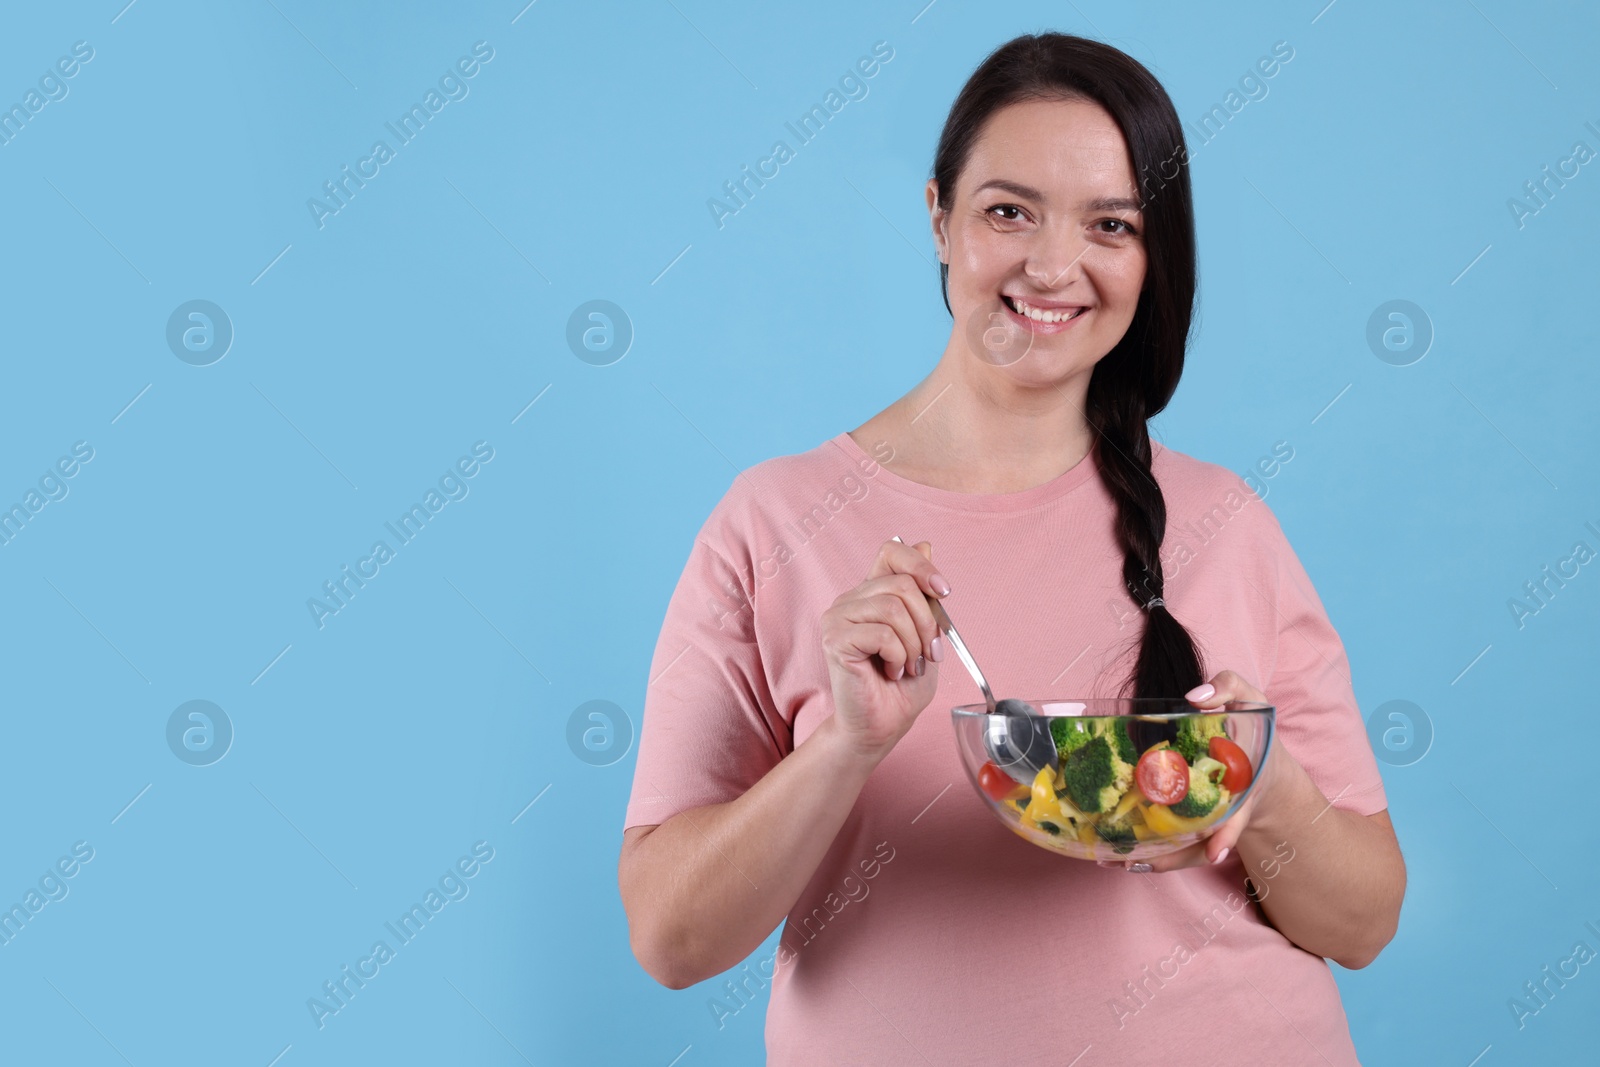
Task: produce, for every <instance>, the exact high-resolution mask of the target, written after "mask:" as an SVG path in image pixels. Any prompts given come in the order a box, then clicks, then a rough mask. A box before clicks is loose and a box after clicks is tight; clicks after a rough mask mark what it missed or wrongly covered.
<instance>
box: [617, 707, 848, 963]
mask: <svg viewBox="0 0 1600 1067" xmlns="http://www.w3.org/2000/svg"><path fill="white" fill-rule="evenodd" d="M841 740H843V738H841V736H840V732H839V729H838V723H837V720H835V719H834V718H832V717H830V718H828V719H827V720H825V721H824V722H823V723H822V725H821V726H819V727H818V728H817V730H816V732H815V733H813V734H812V735H811V736H810V737H808V738H806V740H805V741H804V742H803V743H801V744H800V745H799V746H797V747H796V748H795V750H794V752H793V753H791V754H790V755H789V756H787V757H786V758H784V759H783V760H781V761H780V762H779V763H778V765H777V766H776V767H774V768H772V770H770V771H768V772H767V773H766V775H765V776H764V777H763V778H762V779H761V780H760V781H758V782H757V783H756V784H755V785H753V786H751V787H750V789H749V790H748V791H747V792H746V793H745V794H744V795H743V796H741V797H739V798H738V799H737V800H732V801H729V802H727V803H725V804H710V805H707V806H705V807H701V808H691V809H689V810H687V811H681V812H679V813H678V814H676V815H674V816H672V817H671V818H669V819H668V820H667V821H666V822H664V823H662V824H661V825H659V826H634V827H630V828H629V829H628V830H626V831H625V832H624V834H623V840H622V860H621V864H620V866H619V870H618V881H619V883H620V886H621V890H622V904H623V907H624V909H626V911H627V913H628V937H629V942H630V943H631V945H632V947H633V953H634V955H635V956H636V957H637V958H638V960H639V963H640V964H641V965H642V966H643V967H644V969H645V970H646V971H647V972H649V974H650V976H651V977H652V978H654V979H655V980H656V981H658V982H660V983H661V984H662V985H665V986H667V987H669V988H672V989H682V988H684V987H685V986H689V985H693V984H694V983H696V982H701V981H704V980H705V979H707V978H710V977H712V976H713V975H716V974H720V973H722V972H723V971H725V970H727V969H728V968H730V967H732V966H734V965H735V964H737V963H738V962H739V961H740V960H742V959H744V958H745V957H746V956H748V955H749V954H750V953H751V952H754V951H755V950H756V948H757V947H758V946H759V945H760V944H761V942H762V940H763V939H764V938H765V937H766V936H767V935H768V934H770V933H771V932H772V930H773V928H774V927H775V926H777V925H778V924H779V923H780V922H782V921H783V917H784V916H785V915H787V914H788V913H789V910H790V909H791V908H793V907H794V903H795V901H796V900H798V899H799V898H800V893H801V892H802V891H803V890H804V889H805V886H806V883H807V882H809V881H810V880H811V876H812V874H813V873H814V872H815V871H816V869H817V865H818V864H819V863H821V862H822V857H823V855H824V854H825V853H826V852H827V850H828V847H829V845H831V844H832V843H833V839H834V838H835V837H836V836H837V835H838V833H839V828H840V827H841V826H843V825H844V820H845V818H846V817H847V816H848V815H849V814H850V809H851V808H852V807H853V806H854V805H855V802H856V797H857V796H858V795H859V794H860V792H861V787H862V786H863V785H864V784H865V783H866V780H867V775H868V774H870V773H871V771H872V767H873V766H874V765H875V761H872V760H868V759H865V758H862V757H860V756H857V755H856V754H854V753H853V752H851V751H850V750H849V748H848V746H847V745H842V744H841V743H840V742H841Z"/></svg>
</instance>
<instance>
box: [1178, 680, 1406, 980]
mask: <svg viewBox="0 0 1600 1067" xmlns="http://www.w3.org/2000/svg"><path fill="white" fill-rule="evenodd" d="M1211 682H1212V685H1210V686H1202V687H1201V688H1199V689H1195V690H1193V691H1191V692H1190V693H1189V694H1187V698H1188V699H1189V701H1190V703H1192V704H1194V705H1195V706H1196V707H1197V708H1202V709H1205V710H1226V704H1227V702H1228V701H1233V700H1246V701H1258V702H1261V703H1270V701H1268V700H1267V699H1266V697H1265V696H1264V695H1263V694H1262V693H1261V691H1260V690H1258V689H1257V688H1256V687H1255V686H1253V685H1251V684H1250V683H1249V682H1247V681H1245V680H1244V679H1243V678H1242V677H1240V676H1239V675H1237V674H1235V673H1234V672H1233V671H1221V672H1220V673H1218V674H1217V675H1216V677H1214V678H1212V680H1211ZM1208 688H1210V689H1213V691H1212V692H1211V693H1210V694H1209V695H1207V696H1205V697H1204V698H1197V694H1199V693H1202V692H1204V691H1205V690H1206V689H1208ZM1259 774H1260V777H1259V780H1258V781H1257V782H1256V785H1255V788H1254V790H1253V791H1252V792H1251V794H1250V797H1249V798H1248V799H1247V800H1246V801H1245V802H1244V804H1243V805H1242V806H1241V807H1240V808H1239V810H1238V811H1236V812H1234V814H1233V816H1232V817H1231V818H1230V819H1229V820H1228V821H1227V822H1226V823H1224V824H1223V825H1222V827H1221V828H1220V829H1218V830H1217V832H1216V833H1215V834H1213V835H1211V836H1210V837H1209V838H1207V839H1206V840H1204V841H1202V842H1200V843H1199V844H1196V845H1190V846H1189V847H1188V848H1185V849H1181V850H1180V851H1178V852H1174V853H1172V854H1171V855H1167V856H1159V857H1157V858H1155V859H1153V860H1151V861H1150V867H1151V869H1152V870H1156V871H1170V870H1177V869H1179V868H1182V867H1191V866H1196V865H1199V864H1205V863H1220V862H1222V861H1224V860H1226V859H1227V858H1228V856H1229V855H1230V854H1231V853H1232V852H1233V851H1237V852H1238V856H1239V859H1240V861H1241V862H1243V864H1244V866H1245V870H1246V871H1247V872H1248V873H1249V875H1250V878H1251V881H1252V882H1253V883H1255V884H1256V885H1257V886H1258V888H1263V889H1264V891H1263V892H1262V895H1261V908H1262V910H1263V911H1265V912H1266V914H1267V918H1268V919H1270V920H1271V921H1272V925H1273V926H1274V927H1276V928H1277V930H1278V932H1279V933H1281V934H1282V935H1283V936H1284V937H1286V938H1288V939H1289V940H1290V941H1293V942H1294V943H1295V944H1296V945H1299V946H1300V947H1301V948H1303V949H1305V950H1306V951H1307V952H1314V953H1316V954H1317V955H1319V956H1324V957H1326V958H1328V959H1331V960H1333V961H1334V962H1335V963H1337V964H1339V965H1340V966H1341V967H1348V968H1350V969H1352V970H1354V969H1357V968H1360V967H1365V966H1366V965H1367V964H1369V963H1371V962H1372V961H1373V960H1374V959H1376V958H1377V956H1378V953H1379V952H1381V951H1382V950H1383V947H1384V946H1385V945H1387V944H1388V943H1389V941H1390V939H1391V938H1393V937H1394V934H1395V929H1396V928H1397V927H1398V925H1399V922H1400V902H1401V899H1402V898H1403V897H1404V896H1405V891H1406V866H1405V860H1404V859H1403V858H1402V857H1401V855H1400V845H1399V842H1398V841H1397V840H1396V839H1395V834H1394V827H1393V825H1392V824H1391V823H1390V821H1389V813H1388V812H1387V811H1380V812H1377V813H1375V814H1373V815H1362V814H1360V813H1359V812H1354V811H1348V810H1346V809H1344V808H1338V807H1334V806H1333V804H1332V802H1331V801H1330V800H1329V799H1328V798H1327V797H1325V796H1324V795H1323V794H1322V790H1320V789H1318V788H1317V785H1316V783H1315V782H1313V781H1312V780H1311V776H1310V775H1309V774H1307V773H1306V769H1305V768H1304V767H1303V766H1301V764H1300V762H1299V761H1298V760H1296V759H1295V758H1294V756H1293V755H1292V754H1291V753H1290V752H1289V750H1288V749H1287V748H1285V747H1284V745H1283V744H1282V743H1281V742H1280V743H1278V744H1274V745H1273V746H1272V749H1271V752H1270V755H1269V756H1268V757H1267V761H1266V764H1265V765H1264V766H1263V767H1262V768H1261V770H1260V772H1259ZM1263 797H1265V798H1266V799H1262V798H1263ZM1286 850H1292V852H1290V851H1286ZM1286 856H1287V857H1289V858H1288V859H1287V860H1286V859H1285V857H1286Z"/></svg>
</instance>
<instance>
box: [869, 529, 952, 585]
mask: <svg viewBox="0 0 1600 1067" xmlns="http://www.w3.org/2000/svg"><path fill="white" fill-rule="evenodd" d="M924 543H926V542H924ZM929 553H930V555H931V553H932V548H931V546H930V548H929ZM885 574H909V575H911V576H912V577H913V578H915V579H916V581H917V586H918V587H919V588H920V589H922V591H923V592H925V593H929V594H931V595H933V596H945V595H947V594H948V593H949V592H950V583H949V581H947V580H946V579H945V577H944V576H943V575H942V574H940V573H939V572H938V571H937V570H935V569H934V566H933V560H932V559H930V558H929V556H926V555H923V554H922V553H921V552H919V551H917V550H916V549H915V548H912V547H911V546H910V545H908V544H905V543H904V542H902V541H885V542H884V543H883V545H882V546H881V547H879V549H878V555H877V558H876V559H874V560H873V561H872V567H871V568H870V569H869V570H868V571H867V577H868V578H880V577H882V576H883V575H885Z"/></svg>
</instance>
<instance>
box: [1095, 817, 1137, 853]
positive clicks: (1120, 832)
mask: <svg viewBox="0 0 1600 1067" xmlns="http://www.w3.org/2000/svg"><path fill="white" fill-rule="evenodd" d="M1094 832H1095V834H1096V835H1098V836H1099V838H1100V840H1102V841H1105V842H1107V843H1108V844H1110V845H1111V848H1112V850H1113V851H1115V852H1119V853H1120V852H1132V851H1133V846H1134V845H1136V844H1138V843H1139V839H1138V838H1137V837H1135V836H1134V833H1133V822H1132V821H1131V820H1129V819H1127V818H1123V819H1122V820H1121V821H1120V822H1099V823H1096V824H1095V828H1094Z"/></svg>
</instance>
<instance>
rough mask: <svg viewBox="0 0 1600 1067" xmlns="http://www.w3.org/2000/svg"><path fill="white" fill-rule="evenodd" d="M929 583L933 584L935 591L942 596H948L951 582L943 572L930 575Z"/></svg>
mask: <svg viewBox="0 0 1600 1067" xmlns="http://www.w3.org/2000/svg"><path fill="white" fill-rule="evenodd" d="M928 584H929V585H931V586H933V591H934V592H935V593H938V594H939V595H940V596H946V595H948V594H949V592H950V583H949V582H947V581H945V580H944V575H942V574H938V573H934V574H930V575H928Z"/></svg>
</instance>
